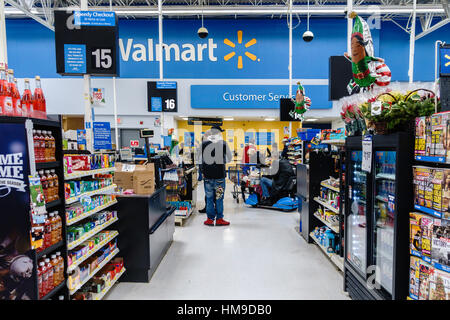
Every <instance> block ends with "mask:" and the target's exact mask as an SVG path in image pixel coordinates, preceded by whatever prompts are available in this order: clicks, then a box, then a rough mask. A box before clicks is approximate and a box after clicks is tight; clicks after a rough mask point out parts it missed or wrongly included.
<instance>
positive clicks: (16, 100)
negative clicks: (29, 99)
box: [8, 69, 23, 117]
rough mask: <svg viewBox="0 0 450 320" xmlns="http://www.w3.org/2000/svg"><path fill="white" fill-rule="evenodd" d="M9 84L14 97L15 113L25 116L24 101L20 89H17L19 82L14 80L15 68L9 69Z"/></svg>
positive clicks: (15, 114) (18, 115)
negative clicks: (21, 98) (23, 110)
mask: <svg viewBox="0 0 450 320" xmlns="http://www.w3.org/2000/svg"><path fill="white" fill-rule="evenodd" d="M8 86H9V92H10V94H11V99H12V105H13V115H14V116H16V117H23V112H22V103H21V101H20V93H19V90H18V89H17V84H16V82H15V81H14V71H13V69H9V70H8Z"/></svg>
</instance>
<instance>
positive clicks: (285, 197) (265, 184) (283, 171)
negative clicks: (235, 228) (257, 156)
mask: <svg viewBox="0 0 450 320" xmlns="http://www.w3.org/2000/svg"><path fill="white" fill-rule="evenodd" d="M269 173H273V174H272V175H269V176H270V177H271V179H270V178H269V177H268V176H263V177H262V178H261V182H260V187H261V188H258V189H260V190H261V192H260V193H259V192H258V191H257V190H256V189H253V190H252V192H251V194H250V195H249V197H248V198H247V200H246V201H245V203H246V204H248V205H251V206H253V207H268V208H274V209H280V210H295V209H297V207H298V199H297V198H296V196H295V192H296V177H295V173H294V169H293V168H292V165H291V164H290V163H289V160H287V159H281V160H275V161H274V162H273V163H272V166H271V167H270V171H269Z"/></svg>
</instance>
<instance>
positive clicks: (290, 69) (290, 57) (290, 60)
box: [289, 0, 292, 97]
mask: <svg viewBox="0 0 450 320" xmlns="http://www.w3.org/2000/svg"><path fill="white" fill-rule="evenodd" d="M289 97H292V0H289Z"/></svg>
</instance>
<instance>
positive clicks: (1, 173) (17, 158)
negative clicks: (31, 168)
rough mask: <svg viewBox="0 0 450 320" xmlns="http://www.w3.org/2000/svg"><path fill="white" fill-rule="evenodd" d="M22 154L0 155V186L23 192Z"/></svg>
mask: <svg viewBox="0 0 450 320" xmlns="http://www.w3.org/2000/svg"><path fill="white" fill-rule="evenodd" d="M23 178H24V177H23V153H10V154H0V186H6V187H7V188H15V189H17V191H21V192H25V183H24V181H23Z"/></svg>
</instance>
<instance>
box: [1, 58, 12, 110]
mask: <svg viewBox="0 0 450 320" xmlns="http://www.w3.org/2000/svg"><path fill="white" fill-rule="evenodd" d="M0 114H2V115H4V116H14V109H13V103H12V97H11V92H10V90H9V85H8V80H7V77H6V70H5V68H4V67H0Z"/></svg>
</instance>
